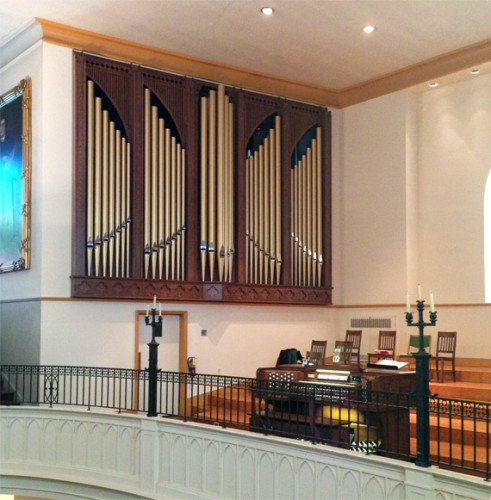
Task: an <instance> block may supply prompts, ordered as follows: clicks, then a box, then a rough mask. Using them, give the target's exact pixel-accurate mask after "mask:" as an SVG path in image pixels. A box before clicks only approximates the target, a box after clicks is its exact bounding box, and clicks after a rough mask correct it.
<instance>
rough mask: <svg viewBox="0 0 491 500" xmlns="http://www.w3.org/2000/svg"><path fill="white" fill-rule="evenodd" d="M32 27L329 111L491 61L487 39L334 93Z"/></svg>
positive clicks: (59, 40)
mask: <svg viewBox="0 0 491 500" xmlns="http://www.w3.org/2000/svg"><path fill="white" fill-rule="evenodd" d="M36 21H37V22H38V23H39V24H40V25H41V27H42V31H43V40H44V41H45V42H48V43H53V44H56V45H61V46H64V47H70V48H73V49H78V50H82V51H86V52H91V53H94V54H99V55H103V56H106V57H111V58H114V59H120V60H124V61H131V62H133V63H136V64H143V65H148V66H152V67H155V68H158V69H163V70H166V71H171V72H175V73H180V74H183V75H187V76H193V77H197V78H203V79H207V80H212V81H217V82H218V81H219V82H221V83H224V84H227V85H234V86H239V87H242V88H245V89H250V90H254V91H257V92H264V93H267V94H273V95H281V96H285V97H287V98H290V99H295V100H299V101H304V102H310V103H313V104H320V105H324V106H330V107H333V108H344V107H347V106H352V105H353V104H358V103H360V102H363V101H367V100H369V99H373V98H375V97H380V96H382V95H386V94H389V93H391V92H396V91H398V90H402V89H405V88H408V87H411V86H413V85H417V84H419V83H423V82H425V81H428V80H432V79H435V78H440V77H442V76H444V75H448V74H451V73H454V72H457V71H460V70H464V69H467V68H470V67H471V66H474V65H478V64H482V63H485V62H489V61H491V39H487V40H484V41H482V42H478V43H476V44H473V45H469V46H467V47H463V48H461V49H458V50H455V51H452V52H448V53H446V54H443V55H440V56H437V57H434V58H431V59H427V60H426V61H422V62H419V63H416V64H413V65H411V66H407V67H405V68H402V69H401V70H398V71H394V72H391V73H387V74H385V75H382V76H380V77H379V78H375V79H372V80H367V81H365V82H362V83H360V84H359V85H355V86H353V87H347V88H344V89H341V90H336V89H330V88H325V87H321V86H318V85H313V84H309V83H307V82H302V81H295V80H289V79H286V78H280V77H277V76H274V75H269V74H266V73H260V72H256V71H250V70H247V69H243V68H239V67H236V66H231V65H225V64H218V63H215V62H212V61H207V60H204V59H198V58H196V57H191V56H187V55H185V54H179V53H176V52H170V51H166V50H163V49H157V48H155V47H149V46H146V45H143V44H138V43H135V42H130V41H128V40H123V39H120V38H115V37H110V36H106V35H101V34H98V33H94V32H91V31H87V30H82V29H78V28H72V27H70V26H66V25H63V24H59V23H55V22H52V21H48V20H46V19H41V18H36Z"/></svg>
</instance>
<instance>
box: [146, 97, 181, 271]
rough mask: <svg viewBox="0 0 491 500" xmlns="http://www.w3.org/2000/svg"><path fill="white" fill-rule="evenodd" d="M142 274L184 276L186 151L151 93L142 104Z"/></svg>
mask: <svg viewBox="0 0 491 500" xmlns="http://www.w3.org/2000/svg"><path fill="white" fill-rule="evenodd" d="M144 106H145V109H144V121H145V124H144V149H145V152H144V165H145V172H144V185H145V188H144V192H145V194H144V228H145V229H144V270H145V278H147V279H149V278H150V279H160V280H162V279H165V280H169V279H171V280H174V279H177V280H181V279H184V276H185V262H186V260H185V232H186V224H185V213H186V211H185V196H186V182H185V180H186V150H185V149H184V147H183V146H182V144H181V142H180V140H179V138H178V137H176V135H175V134H174V133H173V132H172V130H171V127H170V126H168V125H167V126H166V123H165V119H164V117H163V116H161V113H160V114H159V107H158V106H157V105H155V104H152V92H151V91H150V90H149V89H148V88H145V100H144Z"/></svg>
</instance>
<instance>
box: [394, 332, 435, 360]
mask: <svg viewBox="0 0 491 500" xmlns="http://www.w3.org/2000/svg"><path fill="white" fill-rule="evenodd" d="M423 348H424V350H425V351H426V352H430V353H431V335H423ZM418 351H419V335H409V343H408V346H407V352H405V353H403V354H399V357H400V358H412V357H413V356H412V353H413V352H418Z"/></svg>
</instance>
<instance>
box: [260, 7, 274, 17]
mask: <svg viewBox="0 0 491 500" xmlns="http://www.w3.org/2000/svg"><path fill="white" fill-rule="evenodd" d="M261 12H262V13H263V14H264V15H265V16H270V15H271V14H272V13H273V12H274V10H273V8H272V7H263V8H262V9H261Z"/></svg>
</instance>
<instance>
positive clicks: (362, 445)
mask: <svg viewBox="0 0 491 500" xmlns="http://www.w3.org/2000/svg"><path fill="white" fill-rule="evenodd" d="M0 370H1V377H2V394H3V397H5V401H4V403H3V404H29V405H39V404H43V405H48V406H49V407H53V406H55V405H70V406H72V405H75V406H81V407H85V408H87V409H91V408H106V409H110V410H115V411H117V412H139V413H147V412H148V408H149V401H148V394H149V393H148V371H146V370H131V369H119V368H95V367H75V366H18V365H15V366H14V365H4V366H1V367H0ZM9 396H10V397H9ZM156 399H157V400H156V402H155V407H156V409H157V413H158V415H161V416H168V417H174V418H179V419H183V420H193V421H198V422H204V423H211V424H215V425H221V426H223V427H235V428H240V429H247V430H251V431H255V432H261V433H264V434H274V435H281V436H285V437H290V438H295V439H304V440H310V441H312V442H314V443H325V444H330V445H335V446H341V447H343V448H346V449H351V450H353V451H358V452H363V453H376V454H379V455H383V456H388V457H392V458H396V459H402V460H409V461H415V459H416V437H415V436H416V432H415V418H416V416H415V411H414V409H415V396H414V394H405V393H393V392H385V391H371V390H366V389H359V388H354V387H343V386H329V385H319V384H311V383H304V382H284V381H271V380H257V379H252V378H245V377H228V376H222V375H203V374H197V375H194V376H192V375H190V374H188V373H177V372H164V371H159V372H158V377H157V394H156ZM9 400H10V401H9ZM429 412H430V415H429V417H430V432H429V436H430V441H431V442H430V458H431V462H432V463H433V464H435V465H440V466H442V467H451V468H452V469H455V470H460V471H462V472H471V473H473V474H477V475H480V476H482V477H484V478H485V479H486V480H489V479H490V477H491V472H490V448H491V442H490V440H491V439H490V434H491V422H490V418H491V404H489V403H479V402H473V401H462V400H453V399H445V398H431V399H430V400H429Z"/></svg>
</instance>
